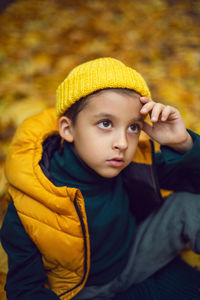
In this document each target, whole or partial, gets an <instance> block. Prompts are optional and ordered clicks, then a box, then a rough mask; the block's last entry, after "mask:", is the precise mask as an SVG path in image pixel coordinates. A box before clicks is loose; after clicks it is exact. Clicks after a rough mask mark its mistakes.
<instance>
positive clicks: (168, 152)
mask: <svg viewBox="0 0 200 300" xmlns="http://www.w3.org/2000/svg"><path fill="white" fill-rule="evenodd" d="M187 131H188V132H189V134H190V135H191V137H192V139H193V142H194V145H193V147H192V149H190V150H189V151H187V152H186V153H179V152H177V151H175V150H173V149H172V148H170V147H167V146H161V147H160V149H161V152H162V156H163V158H164V161H165V162H166V163H168V164H170V163H173V164H174V163H179V162H182V161H184V160H188V158H190V157H194V154H195V153H197V152H198V153H199V150H200V136H199V135H198V134H197V133H194V132H193V131H191V130H189V129H187ZM198 155H199V154H198Z"/></svg>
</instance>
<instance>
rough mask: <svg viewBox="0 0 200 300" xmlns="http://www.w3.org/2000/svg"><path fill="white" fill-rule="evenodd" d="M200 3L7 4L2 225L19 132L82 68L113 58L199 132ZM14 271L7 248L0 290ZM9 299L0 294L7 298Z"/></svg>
mask: <svg viewBox="0 0 200 300" xmlns="http://www.w3.org/2000/svg"><path fill="white" fill-rule="evenodd" d="M199 28H200V1H194V0H188V1H186V0H185V1H184V0H183V1H178V0H177V1H176V0H163V1H162V0H145V1H141V0H115V1H114V0H107V1H106V0H31V1H27V0H16V1H13V0H1V1H0V224H1V222H2V219H3V215H4V213H5V210H6V207H7V201H6V198H7V196H6V192H5V191H6V179H5V176H4V173H3V166H4V161H5V156H6V153H7V149H8V146H9V143H10V141H11V139H12V136H13V134H14V132H15V130H16V127H17V126H18V125H19V124H20V123H21V122H22V121H23V120H24V119H25V118H26V117H28V116H30V115H33V114H35V113H38V112H40V111H41V110H43V109H45V108H47V107H50V106H54V104H55V91H56V88H57V86H58V85H59V83H60V82H61V81H62V80H63V79H64V78H65V77H66V76H67V74H68V72H69V71H70V70H71V69H72V68H73V67H75V66H76V65H77V64H80V63H82V62H85V61H87V60H90V59H95V58H98V57H103V56H104V57H105V56H111V57H114V58H117V59H120V60H121V61H123V62H124V63H125V64H127V65H129V66H131V67H133V68H135V69H136V70H137V71H139V72H140V73H141V74H142V75H143V76H144V78H145V79H146V81H147V83H148V85H149V87H150V90H151V93H152V97H153V99H155V100H156V101H160V102H163V103H165V104H170V105H174V106H176V107H177V108H178V109H179V110H180V111H181V113H182V116H183V118H184V120H185V122H186V125H187V127H188V128H190V129H192V130H195V131H197V132H199V133H200V84H199V83H200V72H199V69H200V29H199ZM6 269H7V261H6V255H5V254H4V253H3V250H2V248H0V273H1V274H2V276H0V285H1V287H2V286H3V282H4V281H5V276H4V275H3V274H5V272H6ZM3 297H5V295H4V294H3V291H2V289H0V298H1V299H3Z"/></svg>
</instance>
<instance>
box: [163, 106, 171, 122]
mask: <svg viewBox="0 0 200 300" xmlns="http://www.w3.org/2000/svg"><path fill="white" fill-rule="evenodd" d="M171 112H172V108H171V106H169V105H166V106H165V107H164V109H163V111H162V116H161V121H166V120H168V118H169V115H170V114H171Z"/></svg>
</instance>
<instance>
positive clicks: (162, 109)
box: [140, 97, 193, 153]
mask: <svg viewBox="0 0 200 300" xmlns="http://www.w3.org/2000/svg"><path fill="white" fill-rule="evenodd" d="M140 101H141V103H142V104H143V107H142V109H141V111H140V113H141V114H142V115H143V116H145V115H147V114H149V115H150V117H151V122H152V126H151V125H149V124H148V123H147V122H144V126H143V131H144V132H146V133H147V134H148V135H149V136H150V137H151V138H152V139H154V140H155V141H157V142H158V143H159V144H160V145H165V146H168V147H171V148H173V149H174V150H176V151H178V152H181V153H185V152H187V151H189V150H190V149H191V148H192V146H193V140H192V137H191V136H190V134H189V133H188V132H187V130H186V127H185V124H184V121H183V119H182V117H181V114H180V112H179V111H178V110H177V109H176V108H175V107H172V106H169V105H164V104H161V103H156V102H154V101H153V100H151V99H149V98H147V97H140Z"/></svg>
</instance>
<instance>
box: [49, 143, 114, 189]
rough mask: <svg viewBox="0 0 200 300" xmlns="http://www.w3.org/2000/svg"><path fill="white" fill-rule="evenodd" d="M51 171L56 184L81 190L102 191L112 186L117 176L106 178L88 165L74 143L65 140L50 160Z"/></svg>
mask: <svg viewBox="0 0 200 300" xmlns="http://www.w3.org/2000/svg"><path fill="white" fill-rule="evenodd" d="M50 173H51V175H52V177H53V178H54V183H55V185H58V186H65V185H66V186H68V187H76V188H79V189H80V190H81V191H85V192H87V191H88V192H89V191H90V192H92V191H95V192H96V191H97V190H98V191H100V190H101V191H102V187H103V189H105V188H108V187H110V185H112V184H113V182H114V181H115V178H105V177H102V176H100V175H99V174H97V173H96V172H95V171H94V170H92V169H91V168H90V167H89V166H88V165H86V164H85V163H84V162H83V161H82V159H81V158H80V157H79V155H78V154H77V152H76V150H75V148H74V145H73V143H68V142H67V141H64V142H63V145H62V147H61V148H60V149H58V150H56V151H55V153H54V155H53V157H52V159H51V161H50Z"/></svg>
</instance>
